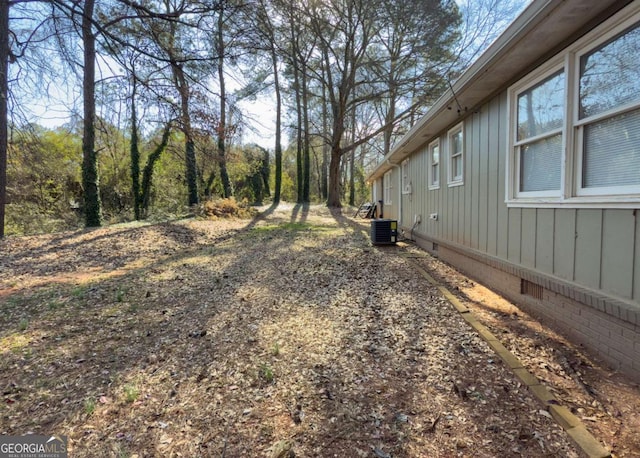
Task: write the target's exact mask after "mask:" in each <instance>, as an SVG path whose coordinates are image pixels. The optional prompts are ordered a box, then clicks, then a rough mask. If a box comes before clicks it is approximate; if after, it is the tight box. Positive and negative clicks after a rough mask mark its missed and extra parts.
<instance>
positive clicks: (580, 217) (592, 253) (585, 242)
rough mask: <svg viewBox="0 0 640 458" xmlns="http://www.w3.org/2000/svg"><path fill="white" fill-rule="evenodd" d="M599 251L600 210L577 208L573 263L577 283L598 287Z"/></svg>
mask: <svg viewBox="0 0 640 458" xmlns="http://www.w3.org/2000/svg"><path fill="white" fill-rule="evenodd" d="M601 251H602V210H589V209H580V210H577V217H576V251H575V261H574V265H575V280H576V281H577V282H578V283H581V284H583V285H590V286H592V287H593V288H600V261H601V259H600V253H601ZM558 255H560V253H558Z"/></svg>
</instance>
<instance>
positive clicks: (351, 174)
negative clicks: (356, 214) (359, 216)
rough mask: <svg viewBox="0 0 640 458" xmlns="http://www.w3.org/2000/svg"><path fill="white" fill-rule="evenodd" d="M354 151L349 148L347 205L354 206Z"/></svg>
mask: <svg viewBox="0 0 640 458" xmlns="http://www.w3.org/2000/svg"><path fill="white" fill-rule="evenodd" d="M355 167H356V151H355V149H352V150H351V157H350V158H349V205H351V206H354V205H355V204H356V174H355Z"/></svg>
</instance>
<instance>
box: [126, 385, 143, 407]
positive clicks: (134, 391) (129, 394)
mask: <svg viewBox="0 0 640 458" xmlns="http://www.w3.org/2000/svg"><path fill="white" fill-rule="evenodd" d="M138 396H140V391H139V390H138V388H137V387H136V386H135V385H125V386H124V400H125V401H126V402H128V403H132V402H135V401H136V400H137V399H138Z"/></svg>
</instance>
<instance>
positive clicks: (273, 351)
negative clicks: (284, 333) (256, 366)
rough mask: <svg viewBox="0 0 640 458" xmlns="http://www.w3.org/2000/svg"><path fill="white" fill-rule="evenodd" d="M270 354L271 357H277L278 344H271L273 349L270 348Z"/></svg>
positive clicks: (278, 351)
mask: <svg viewBox="0 0 640 458" xmlns="http://www.w3.org/2000/svg"><path fill="white" fill-rule="evenodd" d="M271 354H272V355H273V356H278V355H279V354H280V344H279V343H278V342H276V343H274V344H273V347H271Z"/></svg>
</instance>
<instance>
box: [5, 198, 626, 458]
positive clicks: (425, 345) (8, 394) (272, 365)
mask: <svg viewBox="0 0 640 458" xmlns="http://www.w3.org/2000/svg"><path fill="white" fill-rule="evenodd" d="M366 224H367V222H365V223H364V225H363V224H362V223H361V221H353V220H351V219H349V218H345V217H343V216H341V215H339V214H332V213H331V212H329V210H328V209H326V208H323V207H319V206H318V207H311V208H306V207H301V206H290V205H281V206H279V207H278V208H273V207H271V208H268V209H263V213H262V214H261V215H260V216H258V217H256V218H254V219H252V220H235V221H226V220H217V221H203V220H183V221H178V222H173V223H166V224H159V225H136V224H133V225H124V226H117V227H109V228H102V229H97V230H93V231H79V232H72V233H64V234H56V235H46V236H37V237H21V238H8V239H6V240H3V241H0V252H2V254H3V256H2V259H1V260H0V288H2V289H3V290H2V292H0V310H1V312H2V315H1V316H2V318H1V321H0V353H1V355H2V356H1V358H0V390H2V397H1V398H0V400H1V401H2V403H1V405H0V434H25V433H27V432H35V433H39V434H59V435H67V436H69V438H70V442H71V448H72V454H73V456H74V457H84V456H87V457H94V456H137V457H144V456H227V457H236V456H266V457H273V458H283V457H293V456H317V457H326V456H354V457H358V456H362V457H403V456H405V457H424V456H429V457H432V456H434V457H435V456H474V457H493V456H507V455H508V456H529V457H534V456H535V457H540V456H566V457H573V456H577V452H576V450H575V449H574V448H573V446H572V444H571V443H570V442H569V440H568V438H567V436H566V434H565V433H564V431H563V430H562V429H561V428H560V427H559V426H558V425H557V424H556V423H555V422H554V421H553V420H552V419H550V418H549V415H545V414H546V413H547V412H546V411H545V410H543V409H542V407H541V406H540V405H539V404H538V403H537V401H536V400H535V399H534V398H533V397H532V396H531V394H530V393H529V392H528V391H527V389H526V387H524V386H522V385H521V384H520V383H519V382H518V380H517V379H516V378H515V377H514V376H513V374H512V373H511V372H509V371H508V370H507V369H506V368H505V367H504V366H503V365H502V364H501V362H500V361H499V360H498V359H497V358H496V356H495V355H494V354H493V353H492V351H491V350H490V348H489V347H488V346H487V345H486V343H485V342H484V341H483V340H482V339H480V338H479V337H478V336H477V335H476V334H475V332H474V331H473V330H472V329H471V328H470V327H469V326H468V325H467V324H466V322H465V321H464V320H463V319H462V318H461V317H460V316H459V315H458V314H457V312H455V311H454V309H453V308H452V307H451V306H450V305H449V304H448V302H447V301H446V300H444V298H443V297H442V295H441V294H440V292H439V291H438V290H437V289H436V288H434V287H433V286H431V285H429V284H428V283H427V282H426V281H425V280H424V279H423V278H422V277H421V276H419V275H417V274H416V271H415V269H414V268H412V265H411V263H409V262H408V261H407V259H405V258H403V257H402V256H399V253H398V252H399V248H398V247H382V248H376V247H371V246H370V243H369V240H368V236H367V233H366V229H367V226H366ZM514 338H515V337H514ZM523 348H526V347H523ZM518 356H519V357H520V355H518ZM536 358H537V359H536V362H540V361H542V360H545V358H544V354H543V353H540V352H538V355H537V356H536ZM523 359H524V358H523ZM546 361H547V364H548V365H549V367H552V365H553V364H555V363H556V362H557V359H554V358H551V357H550V358H548V359H547V360H546ZM590 386H593V387H594V389H597V385H596V384H595V383H593V384H591V385H590ZM567 389H569V388H567ZM636 393H637V392H636ZM585 412H586V411H585ZM587 413H588V414H591V411H588V412H587ZM587 416H588V415H587ZM598 421H601V420H600V419H598ZM602 421H604V422H607V421H609V417H607V418H604V419H603V420H602ZM629 456H631V455H629Z"/></svg>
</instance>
